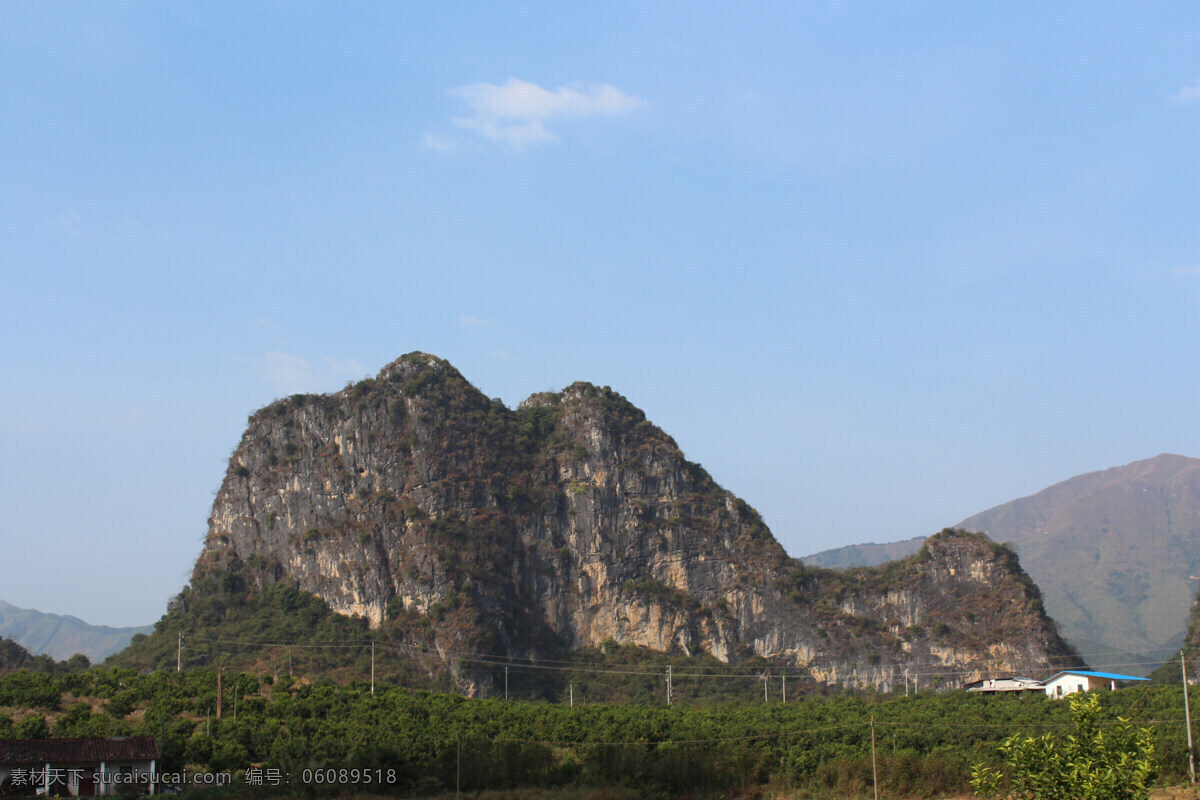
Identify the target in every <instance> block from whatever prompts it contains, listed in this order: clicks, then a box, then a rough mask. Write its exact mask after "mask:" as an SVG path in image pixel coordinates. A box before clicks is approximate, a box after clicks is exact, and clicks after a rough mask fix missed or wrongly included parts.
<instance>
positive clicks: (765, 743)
mask: <svg viewBox="0 0 1200 800" xmlns="http://www.w3.org/2000/svg"><path fill="white" fill-rule="evenodd" d="M1104 704H1105V706H1106V708H1105V709H1104V711H1103V712H1101V710H1100V709H1099V708H1098V707H1097V708H1096V709H1095V710H1094V713H1093V714H1092V717H1091V723H1090V724H1091V725H1092V729H1093V730H1095V731H1099V732H1101V733H1105V732H1110V731H1117V730H1120V729H1118V728H1112V727H1109V726H1108V725H1107V721H1108V720H1109V719H1110V718H1115V717H1114V716H1113V715H1120V716H1122V717H1127V718H1129V719H1132V720H1134V721H1136V722H1138V723H1140V725H1141V726H1144V727H1146V728H1148V729H1149V730H1150V731H1151V732H1152V733H1151V734H1150V735H1152V736H1153V742H1154V746H1155V748H1156V752H1157V759H1158V762H1159V763H1161V765H1162V770H1161V773H1162V777H1163V779H1165V780H1180V779H1181V778H1182V776H1183V775H1184V773H1185V771H1186V765H1187V758H1186V738H1185V731H1184V724H1183V705H1182V692H1181V690H1180V689H1179V688H1178V687H1169V686H1152V687H1145V688H1135V689H1126V690H1122V691H1119V692H1113V693H1106V694H1105V695H1104ZM221 705H222V716H221V719H219V720H218V719H216V708H217V675H216V672H215V671H214V670H209V669H199V670H194V671H185V672H181V673H175V672H169V671H158V672H154V673H150V674H139V673H138V672H136V671H133V670H125V669H96V670H91V671H88V672H83V673H75V674H39V673H34V672H30V671H17V672H13V673H10V674H7V675H3V676H0V738H5V737H42V736H48V735H49V736H103V735H136V734H142V735H145V734H148V735H154V736H157V737H158V738H159V740H160V742H161V745H162V748H163V756H164V768H165V769H167V770H170V771H175V770H180V769H184V768H190V769H194V770H201V771H230V772H237V771H239V770H245V769H247V768H250V767H256V768H264V769H268V768H269V769H273V770H275V769H277V770H279V771H280V772H279V774H280V775H282V776H286V777H289V778H290V780H291V781H292V784H291V786H292V788H293V789H295V788H296V786H297V785H299V784H300V783H301V782H302V781H303V778H304V776H305V775H306V774H307V775H308V776H309V777H310V779H311V778H312V777H313V776H316V775H318V774H321V775H322V777H324V778H329V777H333V780H332V783H333V784H334V787H335V788H336V787H342V788H355V789H362V788H363V787H362V786H354V785H353V782H352V781H350V780H349V778H350V776H351V775H352V774H353V773H351V772H347V773H340V772H333V773H330V772H323V773H318V772H315V771H319V770H356V769H357V770H359V771H360V772H359V773H358V774H359V775H360V776H361V775H363V774H365V773H363V772H362V771H364V770H366V771H374V772H372V776H373V777H377V778H383V779H390V780H384V782H385V783H386V784H387V786H386V787H385V788H387V789H389V790H391V791H395V792H399V793H413V792H416V793H423V792H433V791H437V790H439V789H453V788H454V787H455V786H456V785H457V786H460V787H461V788H462V789H463V790H476V789H485V788H486V789H516V788H522V787H539V786H565V785H575V786H596V785H604V786H621V785H629V786H638V787H645V786H651V787H660V788H661V789H663V790H665V791H672V792H684V791H697V790H701V789H704V790H711V789H719V788H735V787H743V786H748V785H761V784H766V783H773V784H776V785H781V786H794V787H807V788H811V789H813V790H819V791H822V792H826V793H836V794H840V795H843V796H852V795H854V794H857V793H859V792H861V791H864V790H867V789H869V787H870V786H871V780H872V774H873V769H872V754H871V741H872V733H873V734H874V740H875V756H876V765H875V766H876V769H877V772H878V776H879V783H880V787H881V789H882V790H885V791H887V792H888V793H890V794H892V795H900V794H909V795H912V794H924V795H932V794H941V793H949V792H961V791H969V789H970V787H969V781H970V779H971V774H972V767H973V766H977V767H979V768H981V769H985V770H986V769H991V770H993V771H994V774H999V771H1000V770H1002V769H1004V760H1005V753H1003V752H1001V747H1002V746H1003V745H1005V743H1006V740H1010V737H1013V736H1014V735H1019V736H1035V737H1040V736H1042V735H1043V734H1051V735H1052V736H1053V737H1057V736H1058V735H1059V734H1064V735H1065V734H1066V733H1071V732H1073V731H1074V730H1075V729H1074V728H1073V727H1072V726H1073V725H1074V724H1075V723H1074V722H1073V720H1072V717H1071V708H1070V705H1069V704H1068V703H1063V702H1057V701H1052V700H1048V699H1046V698H1044V697H1042V696H1024V697H1004V696H999V697H989V696H978V695H974V694H968V693H965V692H944V693H939V694H933V693H924V694H921V695H915V696H912V697H907V698H906V697H883V696H877V695H857V696H851V695H843V696H829V697H816V696H810V697H807V698H805V699H804V700H803V701H800V702H794V703H789V704H786V705H784V704H779V703H772V704H762V703H761V702H760V703H758V704H738V703H730V704H725V705H716V706H707V707H700V706H690V707H681V706H672V707H667V706H663V705H659V706H628V705H606V704H585V703H577V704H576V705H575V706H574V707H571V706H570V705H567V704H563V703H547V702H506V701H504V700H502V699H491V700H471V699H466V698H463V697H460V696H458V695H452V694H444V693H431V692H425V691H414V690H408V689H405V688H402V687H399V686H394V685H389V686H383V685H377V686H376V690H375V693H374V694H372V693H371V690H370V686H369V684H366V683H352V684H346V685H338V684H334V683H332V682H327V681H317V682H313V683H310V682H308V681H307V680H300V679H293V678H290V677H281V678H280V679H278V680H275V679H274V678H273V676H271V675H256V674H252V673H236V674H235V673H231V672H228V671H227V672H225V673H224V675H223V676H222V703H221ZM1105 735H1109V734H1107V733H1106V734H1105ZM1010 741H1011V740H1010ZM1022 741H1023V740H1022ZM1010 749H1011V748H1010ZM1010 755H1011V753H1010ZM306 771H307V772H306ZM379 771H381V772H379ZM1007 772H1008V774H1009V778H1007V779H1006V780H1008V781H1011V780H1012V776H1013V775H1014V774H1015V773H1014V772H1013V767H1012V765H1011V764H1010V765H1009V767H1008V769H1007ZM981 774H984V775H986V774H987V773H981V772H979V770H978V769H977V770H976V777H978V776H979V775H981ZM339 777H344V778H345V780H339ZM329 783H330V781H322V782H321V783H320V784H315V783H313V782H312V781H311V780H310V786H309V787H308V788H310V789H313V790H317V789H319V790H321V791H330V790H331V787H330V786H329V785H328V784H329ZM989 785H990V784H989ZM1007 785H1009V783H998V784H995V785H992V788H996V787H997V786H1007ZM373 788H374V789H376V790H378V789H379V788H380V787H379V786H378V780H377V781H376V785H375V786H374V787H373ZM985 788H986V787H985Z"/></svg>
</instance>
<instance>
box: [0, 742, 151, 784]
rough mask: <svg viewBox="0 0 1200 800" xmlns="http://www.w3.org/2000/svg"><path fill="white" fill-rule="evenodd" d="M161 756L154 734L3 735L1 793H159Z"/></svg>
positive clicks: (0, 750) (0, 743) (0, 746)
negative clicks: (156, 782)
mask: <svg viewBox="0 0 1200 800" xmlns="http://www.w3.org/2000/svg"><path fill="white" fill-rule="evenodd" d="M161 757H162V754H161V752H160V751H159V748H158V740H157V739H155V738H154V737H153V736H117V737H110V738H92V739H0V795H10V794H16V795H22V794H27V795H33V794H40V795H43V796H47V797H54V796H71V797H92V796H97V795H99V796H103V795H130V794H140V793H143V792H145V793H147V794H154V778H153V776H154V775H156V774H157V764H158V761H159V759H160V758H161Z"/></svg>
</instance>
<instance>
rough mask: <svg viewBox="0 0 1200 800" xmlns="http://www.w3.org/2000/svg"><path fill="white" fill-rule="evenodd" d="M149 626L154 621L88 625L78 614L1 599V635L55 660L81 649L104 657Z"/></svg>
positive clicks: (94, 657) (93, 657)
mask: <svg viewBox="0 0 1200 800" xmlns="http://www.w3.org/2000/svg"><path fill="white" fill-rule="evenodd" d="M152 630H154V626H153V625H143V626H141V627H137V628H112V627H109V626H107V625H89V624H88V623H86V622H84V621H83V620H81V619H79V618H78V617H72V616H64V615H61V614H47V613H45V612H43V611H37V610H35V609H32V608H18V607H17V606H14V605H12V604H11V603H6V602H5V601H3V600H0V636H4V637H7V638H9V639H12V640H13V641H15V642H17V643H18V644H20V645H21V646H22V647H24V648H25V649H26V650H28V651H29V652H30V653H33V654H38V653H45V654H46V655H48V656H50V657H51V658H53V659H54V660H55V661H65V660H67V659H69V658H70V657H71V656H73V655H75V654H76V653H83V654H84V655H85V656H87V657H88V660H89V661H91V662H93V663H95V662H98V661H103V660H104V659H105V658H107V657H108V656H110V655H112V654H113V653H116V652H117V651H119V650H122V649H123V648H124V647H125V646H126V645H128V644H129V642H130V640H131V639H132V638H133V636H134V634H138V633H149V632H150V631H152Z"/></svg>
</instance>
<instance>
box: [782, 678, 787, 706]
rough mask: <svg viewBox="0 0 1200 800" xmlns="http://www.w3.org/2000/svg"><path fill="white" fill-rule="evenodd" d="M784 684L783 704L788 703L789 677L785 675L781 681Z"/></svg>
mask: <svg viewBox="0 0 1200 800" xmlns="http://www.w3.org/2000/svg"><path fill="white" fill-rule="evenodd" d="M781 682H782V684H783V702H785V703H786V702H787V675H786V674H785V675H784V676H783V678H782V680H781Z"/></svg>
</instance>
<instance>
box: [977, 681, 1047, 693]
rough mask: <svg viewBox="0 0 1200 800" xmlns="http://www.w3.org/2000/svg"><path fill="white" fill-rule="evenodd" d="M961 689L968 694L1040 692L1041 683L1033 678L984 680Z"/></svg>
mask: <svg viewBox="0 0 1200 800" xmlns="http://www.w3.org/2000/svg"><path fill="white" fill-rule="evenodd" d="M963 688H965V689H966V690H967V691H968V692H979V693H980V694H1003V693H1007V692H1040V691H1042V682H1041V681H1035V680H1034V679H1033V678H985V679H984V680H981V681H975V682H974V683H968V684H967V685H966V686H965V687H963Z"/></svg>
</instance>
